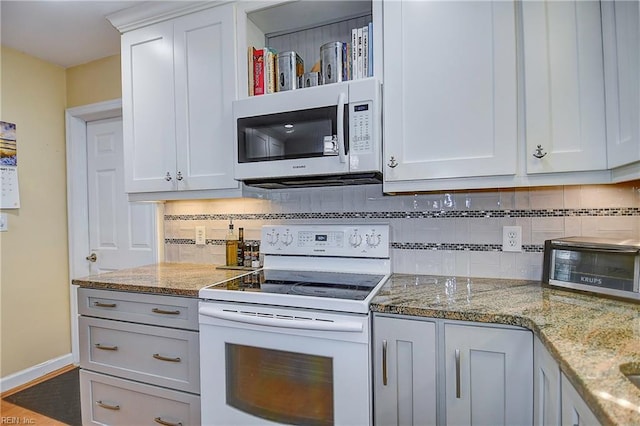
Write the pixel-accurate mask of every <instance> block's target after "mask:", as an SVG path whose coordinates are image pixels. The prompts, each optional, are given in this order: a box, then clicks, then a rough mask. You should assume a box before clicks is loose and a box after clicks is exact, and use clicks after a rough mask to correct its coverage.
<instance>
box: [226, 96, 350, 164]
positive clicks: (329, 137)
mask: <svg viewBox="0 0 640 426" xmlns="http://www.w3.org/2000/svg"><path fill="white" fill-rule="evenodd" d="M348 110H349V109H348V108H345V109H344V123H345V125H344V140H345V141H348V140H349V134H348V132H349V126H348V125H347V123H348ZM337 111H338V107H337V106H335V105H333V106H327V107H322V108H314V109H308V110H303V111H293V112H284V113H279V114H270V115H263V116H258V117H248V118H239V119H238V123H237V126H238V162H239V163H251V162H258V161H260V162H263V161H275V160H289V159H296V158H313V157H326V156H335V155H338V143H337V136H336V135H337V128H338V123H337ZM345 148H346V150H345V152H349V147H348V146H345Z"/></svg>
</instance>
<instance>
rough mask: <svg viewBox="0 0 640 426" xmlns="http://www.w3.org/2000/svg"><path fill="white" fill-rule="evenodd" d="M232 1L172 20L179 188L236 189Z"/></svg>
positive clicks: (234, 69)
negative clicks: (232, 106)
mask: <svg viewBox="0 0 640 426" xmlns="http://www.w3.org/2000/svg"><path fill="white" fill-rule="evenodd" d="M234 34H235V26H234V5H232V4H229V5H225V6H220V7H215V8H213V9H209V10H205V11H202V12H199V13H195V14H193V15H189V16H186V17H183V18H180V19H177V20H176V21H175V23H174V35H175V42H174V60H175V77H176V84H175V90H176V139H177V148H178V149H177V161H178V165H177V170H176V173H180V177H181V178H182V180H180V181H179V182H178V189H181V190H182V189H222V188H238V182H237V181H236V180H234V179H233V164H234V159H233V153H234V149H233V147H234V145H235V144H234V141H233V134H234V133H233V124H232V122H233V115H232V111H231V103H232V101H233V100H234V99H235V98H236V66H235V44H234V43H235V38H234Z"/></svg>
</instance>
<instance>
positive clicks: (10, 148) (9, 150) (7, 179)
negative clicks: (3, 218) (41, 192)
mask: <svg viewBox="0 0 640 426" xmlns="http://www.w3.org/2000/svg"><path fill="white" fill-rule="evenodd" d="M19 207H20V192H19V191H18V141H17V139H16V125H15V124H13V123H7V122H5V121H0V209H17V208H19Z"/></svg>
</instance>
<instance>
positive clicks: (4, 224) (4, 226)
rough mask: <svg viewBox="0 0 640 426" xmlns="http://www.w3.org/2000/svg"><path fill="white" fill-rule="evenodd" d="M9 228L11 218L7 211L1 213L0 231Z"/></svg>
mask: <svg viewBox="0 0 640 426" xmlns="http://www.w3.org/2000/svg"><path fill="white" fill-rule="evenodd" d="M8 230H9V219H8V218H7V214H6V213H0V232H6V231H8Z"/></svg>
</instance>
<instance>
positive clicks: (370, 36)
mask: <svg viewBox="0 0 640 426" xmlns="http://www.w3.org/2000/svg"><path fill="white" fill-rule="evenodd" d="M368 29H369V77H373V22H369V25H368Z"/></svg>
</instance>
